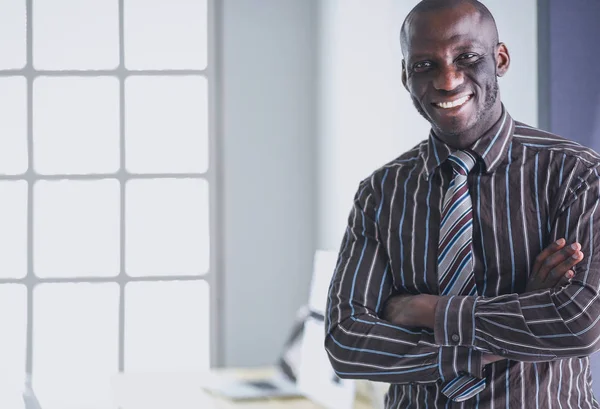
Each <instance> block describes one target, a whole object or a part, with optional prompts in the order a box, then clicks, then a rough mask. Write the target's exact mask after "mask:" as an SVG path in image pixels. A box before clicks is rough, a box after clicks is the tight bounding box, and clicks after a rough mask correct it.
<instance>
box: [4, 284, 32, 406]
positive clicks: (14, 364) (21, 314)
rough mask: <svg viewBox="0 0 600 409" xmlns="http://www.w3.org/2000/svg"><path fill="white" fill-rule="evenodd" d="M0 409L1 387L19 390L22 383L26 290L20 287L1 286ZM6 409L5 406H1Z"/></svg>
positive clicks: (17, 285)
mask: <svg viewBox="0 0 600 409" xmlns="http://www.w3.org/2000/svg"><path fill="white" fill-rule="evenodd" d="M0 328H2V335H1V336H2V338H0V339H1V341H0V345H1V348H0V362H2V365H0V405H1V404H2V403H3V402H2V398H1V397H2V390H3V387H6V390H8V389H9V388H8V386H9V385H10V387H11V389H14V387H17V388H20V387H22V386H23V381H24V380H25V346H26V345H27V342H26V337H27V290H26V289H25V286H24V285H21V284H0ZM0 407H3V408H5V407H7V406H0Z"/></svg>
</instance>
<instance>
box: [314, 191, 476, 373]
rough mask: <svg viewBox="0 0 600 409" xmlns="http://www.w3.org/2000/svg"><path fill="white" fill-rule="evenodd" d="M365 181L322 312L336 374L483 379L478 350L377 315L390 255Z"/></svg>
mask: <svg viewBox="0 0 600 409" xmlns="http://www.w3.org/2000/svg"><path fill="white" fill-rule="evenodd" d="M378 207H379V205H378V204H377V203H376V199H375V196H374V194H373V191H372V189H371V186H370V183H369V182H363V183H361V185H360V189H359V191H358V193H357V194H356V196H355V200H354V206H353V208H352V211H351V212H350V216H349V222H348V227H347V229H346V233H345V235H344V239H343V242H342V246H341V250H340V253H339V257H338V261H337V266H336V269H335V271H334V275H333V278H332V281H331V284H330V287H329V293H328V299H327V309H326V312H325V330H326V337H325V349H326V351H327V354H328V356H329V360H330V362H331V364H332V366H333V368H334V370H335V372H336V374H337V375H338V376H339V377H341V378H354V379H369V380H373V381H379V382H388V383H395V384H402V383H413V382H419V383H429V382H436V381H438V380H439V379H442V381H443V380H450V379H453V378H454V377H456V376H458V375H459V374H465V373H469V374H472V375H473V376H475V377H478V378H481V377H482V369H481V353H480V352H478V351H474V350H473V349H471V348H465V347H454V346H452V347H440V346H439V345H437V344H436V342H435V339H434V333H433V331H432V330H429V329H421V328H412V327H410V328H409V327H401V326H397V325H392V324H391V323H389V322H386V321H384V320H382V319H381V318H379V316H380V313H381V312H382V310H383V305H384V303H385V301H386V299H387V298H388V297H389V296H390V295H391V294H392V293H393V292H394V279H393V275H392V272H391V270H390V264H389V257H388V255H387V253H386V249H385V246H384V244H383V243H382V242H381V236H380V233H379V228H378V224H377V220H378V217H377V215H378Z"/></svg>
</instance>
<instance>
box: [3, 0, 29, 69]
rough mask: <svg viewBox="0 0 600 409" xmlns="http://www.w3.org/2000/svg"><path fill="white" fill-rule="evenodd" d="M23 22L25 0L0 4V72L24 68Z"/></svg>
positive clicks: (24, 18)
mask: <svg viewBox="0 0 600 409" xmlns="http://www.w3.org/2000/svg"><path fill="white" fill-rule="evenodd" d="M25 21H26V16H25V0H2V1H1V2H0V50H2V58H0V70H3V69H11V68H12V69H14V68H23V67H24V66H25V61H26V57H25V55H26V46H25V42H26V29H25Z"/></svg>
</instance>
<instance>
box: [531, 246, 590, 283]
mask: <svg viewBox="0 0 600 409" xmlns="http://www.w3.org/2000/svg"><path fill="white" fill-rule="evenodd" d="M580 249H581V244H579V243H573V244H571V245H570V246H565V247H563V248H562V249H560V250H559V251H557V252H555V253H554V254H552V255H550V256H548V257H547V258H546V260H544V262H543V263H542V265H541V266H540V269H539V271H538V276H539V278H540V280H542V282H545V281H546V279H547V277H548V274H549V273H550V271H552V270H554V269H555V268H556V267H558V266H559V265H560V264H561V263H563V262H564V261H566V260H568V259H569V258H570V257H571V256H572V255H573V254H577V252H578V251H579V250H580ZM570 267H571V266H569V267H568V268H565V269H562V270H557V271H555V279H556V280H558V278H559V277H560V276H561V275H563V274H564V273H566V272H567V270H568V269H569V268H570ZM554 283H556V281H554V282H553V284H554Z"/></svg>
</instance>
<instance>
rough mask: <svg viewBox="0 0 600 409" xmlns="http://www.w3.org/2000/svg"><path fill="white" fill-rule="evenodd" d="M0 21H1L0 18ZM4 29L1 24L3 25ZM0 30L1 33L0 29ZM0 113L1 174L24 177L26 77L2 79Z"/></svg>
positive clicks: (25, 166)
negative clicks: (22, 174) (0, 116)
mask: <svg viewBox="0 0 600 409" xmlns="http://www.w3.org/2000/svg"><path fill="white" fill-rule="evenodd" d="M0 13H1V12H0ZM0 19H2V17H1V14H0ZM1 26H2V22H0V27H1ZM0 30H2V29H1V28H0ZM0 35H1V34H0ZM1 43H2V39H1V37H0V50H1V49H2V48H1V47H2V45H1ZM0 60H2V58H0ZM0 112H2V120H0V135H2V137H0V173H2V174H8V175H18V174H21V173H25V171H26V170H27V82H26V81H25V77H5V78H0Z"/></svg>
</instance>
